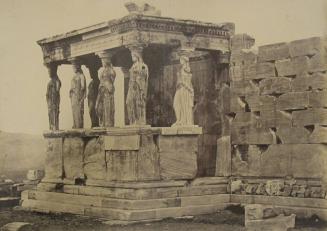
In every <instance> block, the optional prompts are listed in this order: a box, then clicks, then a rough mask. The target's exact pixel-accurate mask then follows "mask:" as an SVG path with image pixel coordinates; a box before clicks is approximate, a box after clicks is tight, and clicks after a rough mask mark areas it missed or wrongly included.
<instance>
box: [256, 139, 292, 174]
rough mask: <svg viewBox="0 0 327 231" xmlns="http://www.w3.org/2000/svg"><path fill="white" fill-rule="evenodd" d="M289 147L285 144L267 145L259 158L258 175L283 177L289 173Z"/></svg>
mask: <svg viewBox="0 0 327 231" xmlns="http://www.w3.org/2000/svg"><path fill="white" fill-rule="evenodd" d="M290 152H291V148H290V147H289V146H287V145H279V144H276V145H269V146H268V149H267V150H266V151H265V152H263V153H262V155H261V159H260V176H262V177H285V176H287V175H289V174H288V173H289V170H290V169H289V167H290V164H291V163H290V154H291V153H290Z"/></svg>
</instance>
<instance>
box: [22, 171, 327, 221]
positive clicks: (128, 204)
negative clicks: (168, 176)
mask: <svg viewBox="0 0 327 231" xmlns="http://www.w3.org/2000/svg"><path fill="white" fill-rule="evenodd" d="M227 185H228V179H226V178H222V177H208V178H197V179H195V180H193V181H192V182H188V181H166V182H148V183H141V182H138V183H114V182H112V183H110V184H107V185H103V186H98V185H86V186H79V185H73V184H71V185H70V184H67V183H66V184H63V183H40V184H39V185H38V187H37V190H27V191H24V192H23V193H22V202H21V204H22V207H23V208H24V209H26V210H31V211H38V212H46V213H49V212H53V213H72V214H79V215H86V216H94V217H101V218H106V219H108V220H117V221H128V222H135V221H137V222H138V221H144V220H148V221H149V220H160V219H164V218H168V217H183V216H191V215H201V214H209V213H214V212H217V211H218V210H221V209H225V208H226V207H228V206H230V205H239V204H240V205H242V206H243V205H247V204H266V205H272V206H275V207H278V208H281V209H282V210H283V211H284V213H285V214H292V213H294V214H296V216H297V217H300V218H308V217H311V216H312V215H317V216H318V217H320V218H321V219H323V220H327V200H325V199H316V198H294V197H280V196H262V195H236V194H228V193H227V191H228V190H227V187H228V186H227Z"/></svg>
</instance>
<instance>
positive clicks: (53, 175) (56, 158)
mask: <svg viewBox="0 0 327 231" xmlns="http://www.w3.org/2000/svg"><path fill="white" fill-rule="evenodd" d="M47 141H48V146H47V150H46V157H45V166H44V169H45V177H46V178H48V179H61V178H62V177H63V156H62V149H63V147H62V138H47Z"/></svg>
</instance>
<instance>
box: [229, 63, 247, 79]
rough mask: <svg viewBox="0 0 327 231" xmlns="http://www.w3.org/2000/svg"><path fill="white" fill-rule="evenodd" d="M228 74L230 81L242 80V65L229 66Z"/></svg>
mask: <svg viewBox="0 0 327 231" xmlns="http://www.w3.org/2000/svg"><path fill="white" fill-rule="evenodd" d="M229 76H230V79H231V80H232V81H240V80H243V77H244V74H243V66H241V65H235V66H231V67H230V68H229Z"/></svg>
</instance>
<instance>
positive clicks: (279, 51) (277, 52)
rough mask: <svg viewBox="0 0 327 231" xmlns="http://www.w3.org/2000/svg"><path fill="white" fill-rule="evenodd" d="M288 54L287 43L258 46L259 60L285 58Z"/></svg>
mask: <svg viewBox="0 0 327 231" xmlns="http://www.w3.org/2000/svg"><path fill="white" fill-rule="evenodd" d="M289 56H290V53H289V48H288V45H287V43H275V44H269V45H264V46H259V48H258V60H259V62H266V61H274V60H279V59H287V58H288V57H289Z"/></svg>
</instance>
